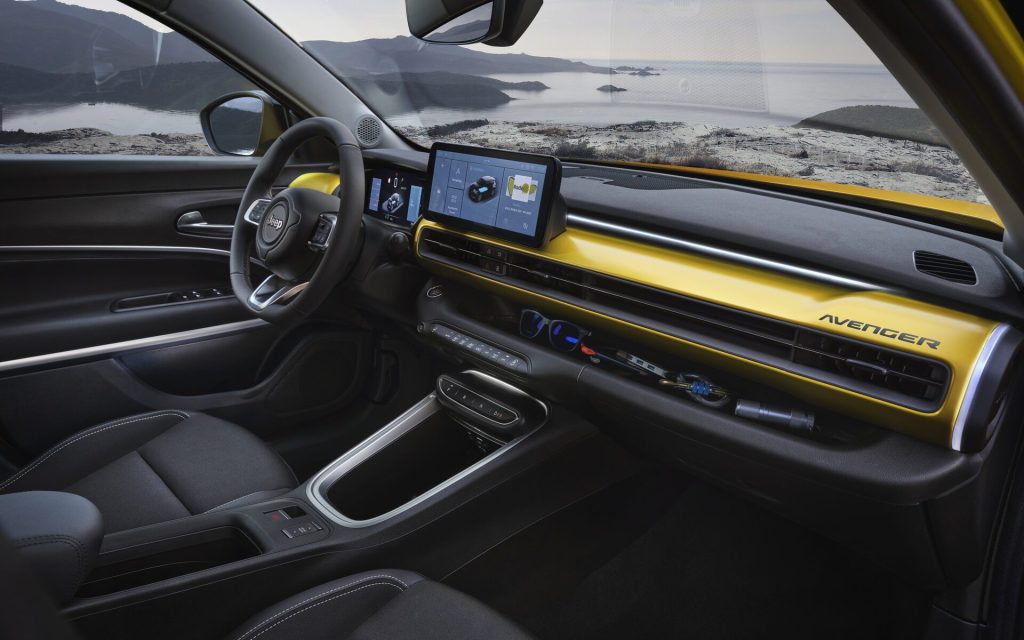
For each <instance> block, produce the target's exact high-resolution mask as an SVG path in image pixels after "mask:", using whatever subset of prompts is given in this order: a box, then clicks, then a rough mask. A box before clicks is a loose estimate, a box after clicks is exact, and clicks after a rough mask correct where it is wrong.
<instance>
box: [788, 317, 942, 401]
mask: <svg viewBox="0 0 1024 640" xmlns="http://www.w3.org/2000/svg"><path fill="white" fill-rule="evenodd" d="M793 360H794V362H797V363H799V364H807V365H810V366H812V367H814V368H816V369H821V370H822V371H831V372H835V373H837V374H839V375H840V376H842V377H844V378H849V379H853V380H859V381H861V382H865V383H867V384H869V385H871V386H873V387H879V388H883V389H888V390H890V391H894V392H896V393H899V394H901V395H906V396H910V397H912V398H918V399H920V400H925V401H930V402H938V401H941V400H942V396H943V395H944V394H945V390H946V381H947V380H948V378H949V371H948V370H947V369H946V367H945V366H943V365H941V364H939V363H936V362H932V361H930V360H925V359H923V358H915V357H913V356H910V355H907V354H905V353H901V352H898V351H890V350H888V349H882V348H879V347H875V346H873V345H867V344H864V343H862V342H855V341H853V340H845V339H843V338H837V337H835V336H832V335H827V334H823V333H818V332H816V331H808V330H800V332H799V335H798V336H797V341H796V344H795V345H794V353H793Z"/></svg>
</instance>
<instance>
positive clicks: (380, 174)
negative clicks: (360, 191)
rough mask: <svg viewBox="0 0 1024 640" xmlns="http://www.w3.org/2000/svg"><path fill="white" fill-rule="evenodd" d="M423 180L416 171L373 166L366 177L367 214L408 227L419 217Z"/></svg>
mask: <svg viewBox="0 0 1024 640" xmlns="http://www.w3.org/2000/svg"><path fill="white" fill-rule="evenodd" d="M423 188H424V180H423V178H422V177H420V176H419V175H417V174H415V173H411V172H408V171H398V170H395V169H374V170H372V171H371V172H370V173H369V174H368V176H367V179H366V210H365V211H366V214H367V215H369V216H372V217H374V218H377V219H378V220H383V221H384V222H390V223H391V224H397V225H401V226H403V227H411V226H412V225H414V224H416V221H417V220H419V218H420V206H421V202H422V196H423Z"/></svg>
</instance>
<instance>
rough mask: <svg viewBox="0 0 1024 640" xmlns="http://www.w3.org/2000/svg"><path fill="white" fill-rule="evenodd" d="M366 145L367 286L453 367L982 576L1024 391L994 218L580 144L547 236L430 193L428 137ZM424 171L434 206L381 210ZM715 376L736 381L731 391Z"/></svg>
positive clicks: (940, 578)
mask: <svg viewBox="0 0 1024 640" xmlns="http://www.w3.org/2000/svg"><path fill="white" fill-rule="evenodd" d="M364 155H365V156H366V157H367V159H368V166H369V167H370V170H369V171H368V182H367V187H368V188H367V193H368V197H367V200H368V202H367V216H366V226H367V234H366V237H367V239H368V242H372V241H376V242H378V243H379V245H380V247H381V249H380V250H379V251H375V250H373V249H372V248H370V249H369V251H364V252H365V253H366V258H365V259H366V260H367V261H370V262H371V263H368V264H367V266H366V268H365V269H362V270H360V273H364V274H367V275H366V276H365V278H364V279H363V281H362V284H361V285H360V287H361V289H362V290H364V291H365V294H364V296H365V297H364V300H365V301H366V302H364V304H367V305H369V304H372V305H374V306H373V310H375V311H379V312H380V313H382V314H386V315H387V316H388V317H391V318H393V319H398V318H399V317H401V318H405V320H404V322H406V323H407V324H408V326H409V327H410V328H411V329H413V330H414V331H415V332H416V334H417V335H418V338H419V340H421V341H422V342H423V343H424V344H425V345H428V346H429V347H431V348H432V349H434V350H435V351H436V352H437V353H439V354H441V355H443V357H445V358H446V359H448V360H449V361H450V362H451V363H454V364H453V366H457V367H463V368H474V369H479V370H482V371H487V372H490V373H491V374H493V375H495V376H498V377H501V378H504V379H506V380H508V381H509V382H511V383H513V384H515V385H516V386H519V387H521V388H524V389H529V390H531V391H533V392H535V393H537V394H539V395H542V396H544V397H545V398H547V399H548V400H550V401H551V402H553V403H556V404H557V405H559V406H561V407H565V408H568V409H569V410H571V411H573V412H576V413H578V414H579V415H582V416H585V417H586V418H588V419H589V420H591V421H592V422H593V423H594V424H596V425H598V426H600V427H601V428H602V429H603V430H604V431H606V432H607V433H608V434H609V435H611V436H613V437H614V438H615V439H617V440H620V441H623V442H628V443H629V444H631V445H632V446H634V447H635V448H636V449H637V450H639V451H642V452H645V453H646V454H648V455H650V456H652V457H655V458H659V459H662V460H665V461H668V462H670V463H672V464H676V465H680V466H682V467H683V468H685V469H686V470H688V471H691V472H695V473H697V474H698V475H703V476H707V477H710V478H713V479H715V480H717V481H720V482H723V483H725V484H728V485H731V486H733V487H735V488H737V489H739V490H740V491H742V492H744V493H746V494H747V495H749V496H750V497H751V498H753V499H754V500H756V501H759V502H762V503H763V504H765V506H768V507H769V508H771V509H773V510H775V511H778V512H781V513H783V514H784V515H786V516H787V517H790V518H792V519H794V520H797V521H799V522H803V523H805V524H807V525H808V526H810V527H812V528H815V529H817V530H819V531H822V532H823V533H825V534H826V535H828V536H830V537H832V538H834V539H836V540H838V541H840V542H842V543H845V544H848V545H850V546H854V547H856V548H858V549H859V550H861V551H862V552H863V553H865V554H867V555H868V556H870V557H872V558H874V559H875V560H877V561H880V562H882V563H884V564H886V565H887V566H890V567H893V568H894V569H895V570H897V571H899V572H900V573H902V574H903V575H905V576H908V577H909V578H911V579H913V580H915V581H917V582H919V583H921V584H930V585H939V584H942V583H944V582H945V581H948V580H955V581H957V582H961V583H963V582H965V581H969V580H970V579H972V578H973V577H975V576H976V575H977V572H978V567H980V566H981V565H982V564H983V559H984V551H985V549H986V545H987V539H986V538H985V537H984V535H983V532H984V531H985V527H984V526H980V527H966V526H961V525H960V524H956V523H962V522H963V521H964V518H972V519H973V520H972V522H973V521H976V522H983V521H984V522H987V520H986V519H987V518H991V517H992V515H993V514H994V513H995V508H994V506H993V505H994V501H998V499H999V495H1000V494H999V492H998V491H995V490H993V489H992V485H991V481H992V478H993V474H998V473H999V469H1000V468H1002V467H1001V466H1000V465H1004V464H1005V463H1006V461H1007V459H1008V456H1009V454H1011V453H1012V452H1013V451H1014V447H1013V440H1012V439H1013V438H1014V437H1015V436H1014V434H1015V432H1016V430H1015V429H1011V428H1007V425H1013V424H1016V423H1017V421H1019V418H1020V416H1021V414H1022V413H1024V406H1022V405H1024V397H1020V394H1014V393H1011V392H1010V390H1012V389H1014V388H1018V387H1019V385H1020V384H1021V383H1022V380H1021V378H1022V374H1021V368H1020V367H1018V366H1017V362H1018V361H1019V360H1020V358H1019V357H1017V356H1018V354H1020V353H1021V344H1022V342H1024V337H1022V334H1021V333H1020V332H1019V331H1018V330H1017V328H1016V327H1015V326H1014V324H1015V323H1014V322H1013V321H1012V320H1008V318H1019V317H1024V307H1022V305H1021V302H1020V299H1019V296H1018V295H1017V291H1018V290H1019V289H1018V287H1019V283H1020V282H1022V281H1024V278H1022V277H1021V275H1022V274H1020V273H1018V272H1016V271H1014V270H1013V268H1012V267H1010V268H1008V267H1007V266H1006V265H1003V264H1001V263H1000V262H999V260H998V257H997V250H996V248H997V247H996V244H997V243H998V241H997V240H994V239H993V240H987V239H985V238H982V237H978V236H977V235H972V234H969V233H958V232H955V231H952V230H949V229H945V228H939V227H936V226H935V225H932V224H924V223H921V224H918V223H915V222H913V221H907V220H906V219H905V218H896V217H894V216H893V217H886V216H885V215H882V214H879V213H877V212H872V211H865V210H861V209H857V208H854V207H846V206H837V205H831V204H827V203H824V202H822V201H810V200H809V199H806V198H798V197H791V196H786V195H781V194H778V193H771V192H766V191H763V190H759V189H753V188H744V187H737V186H727V185H723V184H722V183H712V182H708V181H704V180H700V179H692V178H688V177H679V176H670V175H666V174H664V173H653V172H647V171H643V170H638V169H619V168H609V167H596V166H588V165H577V164H566V165H564V166H563V167H562V180H561V185H560V189H559V191H560V194H561V195H562V196H563V197H564V199H565V201H566V203H567V204H568V216H567V225H566V227H565V228H564V231H561V232H559V233H558V234H555V235H554V236H553V237H551V238H548V239H547V240H546V241H545V242H544V243H543V244H541V245H540V246H532V245H531V244H529V242H524V241H522V240H521V239H518V238H511V237H507V236H503V235H502V234H501V233H500V232H499V231H500V229H499V231H495V230H494V229H493V228H488V227H489V226H493V223H494V222H496V221H497V220H496V218H495V220H494V221H492V220H491V219H490V218H487V219H485V220H482V221H483V222H487V223H489V224H487V225H483V226H473V227H470V226H468V225H461V224H460V223H458V222H453V221H452V220H451V219H449V218H453V217H454V216H449V217H447V218H446V217H444V216H443V215H433V214H430V213H429V209H431V208H433V207H430V206H429V202H428V199H429V198H430V193H429V192H430V189H431V186H430V185H431V181H430V178H431V174H429V173H428V166H429V159H428V156H427V154H425V153H419V152H394V151H384V150H379V151H368V152H364ZM450 170H451V168H450V166H449V172H450ZM396 174H397V175H401V176H402V177H403V178H404V180H401V181H399V182H397V187H396V183H395V181H394V180H392V181H391V183H390V184H389V182H388V179H389V178H393V177H394V176H395V175H396ZM487 175H491V174H487ZM434 177H435V178H436V177H437V176H436V175H435V176H434ZM491 177H494V178H495V183H496V184H498V185H499V186H501V183H500V181H499V180H498V176H497V175H492V176H491ZM374 178H378V179H380V189H379V191H376V192H375V189H374V187H373V182H372V180H373V179H374ZM466 179H468V176H466V178H463V180H466ZM502 180H504V178H502ZM450 181H451V175H450V173H449V176H448V181H447V182H446V183H444V185H443V186H442V189H443V190H447V189H448V188H449V186H450ZM478 181H479V179H478V180H474V181H470V182H468V183H466V182H463V183H461V184H459V185H458V187H459V188H460V189H461V190H462V193H464V194H468V191H466V189H468V188H469V187H470V186H472V184H474V183H476V182H478ZM520 183H525V181H520ZM413 186H419V187H421V188H423V191H421V192H420V193H421V196H420V211H419V214H420V215H419V216H418V221H416V222H412V218H413V212H411V211H410V210H409V209H405V210H404V211H402V212H400V213H397V214H396V213H389V212H388V211H382V209H381V202H382V201H385V202H386V201H387V200H388V199H389V198H391V197H392V195H393V194H394V193H395V192H398V193H400V194H403V195H402V199H403V200H404V199H405V195H404V194H409V195H410V196H411V193H412V187H413ZM485 186H487V187H489V186H490V185H489V184H487V185H485ZM435 188H436V187H435ZM403 189H405V190H404V191H403ZM505 195H507V193H506V194H505ZM463 197H468V196H463ZM498 197H499V195H496V196H494V197H493V199H497V198H498ZM485 199H491V198H486V197H484V196H481V197H480V200H485ZM396 200H397V199H396ZM374 203H375V204H376V209H374V208H371V206H370V205H371V204H374ZM397 208H400V206H398V207H397ZM459 213H460V215H461V213H462V212H461V210H460V211H459ZM751 219H757V220H759V221H761V222H762V223H763V224H761V225H758V226H757V227H756V228H751V227H750V224H749V221H750V220H751ZM472 222H480V220H474V221H472ZM396 234H404V235H405V236H406V237H407V238H408V240H409V244H408V245H407V246H409V247H411V256H409V257H407V258H404V259H403V260H402V261H401V262H400V263H398V262H396V261H395V259H394V257H393V254H391V253H389V249H388V248H387V247H390V246H391V245H392V244H393V242H392V241H393V240H394V237H395V235H396ZM851 237H858V238H860V237H870V238H872V242H871V243H858V242H850V238H851ZM373 239H376V240H373ZM400 244H404V243H400ZM915 251H928V252H931V253H937V254H945V255H948V256H955V257H956V258H958V259H960V260H963V261H964V262H968V263H969V264H970V265H971V267H972V268H973V269H974V271H975V274H976V276H977V282H976V284H975V285H972V286H970V287H966V286H963V285H959V284H955V283H952V282H947V281H944V280H942V279H941V278H936V277H935V276H932V275H928V274H926V273H923V272H921V271H917V270H916V269H915V268H914V264H915V263H914V254H915ZM374 255H377V256H378V258H374V257H373V256H374ZM388 256H391V257H388ZM375 259H376V260H379V261H381V262H380V263H379V264H380V268H379V269H375V268H374V267H373V264H372V261H373V260H375ZM908 265H909V268H908ZM396 267H398V268H396ZM840 267H842V268H840ZM397 309H405V310H404V311H402V312H400V313H398V312H396V310H397ZM541 327H545V328H544V329H543V330H536V331H535V330H534V329H540V328H541ZM562 328H567V329H566V331H569V332H568V333H566V332H563V333H561V334H558V333H557V332H558V331H561V330H562ZM570 329H571V331H570ZM666 372H673V374H675V376H667V375H666ZM652 373H653V375H652ZM717 388H721V389H725V390H727V391H728V392H729V393H730V394H731V395H732V397H733V398H734V400H733V402H732V403H731V404H729V405H728V406H721V404H720V403H719V402H718V401H717V400H716V398H715V396H714V395H713V392H714V391H715V389H717ZM702 390H703V391H710V392H712V393H711V394H710V395H708V394H704V395H701V393H702ZM695 395H700V396H701V400H699V401H698V400H697V399H696V398H695V397H694V396H695ZM779 409H784V411H779ZM766 418H767V419H766ZM812 425H813V427H814V428H813V429H812V428H807V427H810V426H812ZM949 496H957V497H956V498H955V499H950V498H948V497H949ZM940 497H942V498H940ZM925 506H927V508H925Z"/></svg>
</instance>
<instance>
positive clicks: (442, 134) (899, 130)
mask: <svg viewBox="0 0 1024 640" xmlns="http://www.w3.org/2000/svg"><path fill="white" fill-rule="evenodd" d="M251 2H252V4H253V5H254V6H256V7H257V8H258V9H260V10H261V11H262V12H263V13H264V14H265V15H267V16H268V17H269V18H270V19H272V20H273V21H275V22H276V23H277V24H278V25H279V26H280V27H281V28H282V29H283V30H285V31H286V32H287V33H288V34H289V35H291V37H293V38H294V39H295V40H296V41H298V42H300V43H302V45H303V46H304V47H305V48H306V49H307V50H308V51H309V52H310V53H311V54H312V55H314V56H315V57H316V58H317V59H318V60H320V61H321V62H322V63H323V64H324V65H325V66H326V67H328V68H329V69H330V70H331V71H332V72H334V73H335V75H337V76H338V77H339V78H341V79H342V80H343V81H345V82H346V83H347V84H348V86H350V87H351V88H352V89H353V90H354V91H355V92H356V93H357V94H358V95H359V96H360V97H361V98H362V99H363V100H364V101H365V102H366V103H367V104H368V105H369V106H370V107H371V108H372V109H373V110H374V111H375V112H377V113H378V114H379V115H381V116H382V117H383V118H384V119H385V120H386V121H387V122H388V124H390V125H391V126H392V127H393V128H394V129H396V130H397V131H398V132H399V133H401V134H402V135H404V136H405V137H406V138H408V139H410V140H411V141H413V142H415V143H418V144H420V145H423V146H429V145H430V143H432V142H433V141H437V140H443V141H449V142H460V143H469V144H476V145H482V146H488V147H498V148H503V149H512V150H522V151H533V152H540V153H550V154H553V155H557V156H559V157H562V158H570V159H577V160H587V159H594V160H603V161H630V162H643V163H657V164H666V165H676V166H685V167H697V168H704V169H726V170H731V171H740V172H746V173H754V174H761V175H770V176H784V177H792V178H802V179H808V180H819V181H825V182H831V183H841V184H853V185H860V186H864V187H872V188H877V189H884V190H889V191H898V192H905V193H912V194H921V195H929V196H938V197H942V198H949V199H954V200H964V201H969V202H982V203H984V202H987V201H986V200H985V197H984V196H983V195H982V193H981V191H980V190H979V188H978V186H977V184H976V183H975V182H974V180H973V179H972V178H971V176H970V174H969V173H968V172H967V170H966V169H965V168H964V166H963V164H962V163H961V161H960V159H959V158H958V157H957V155H956V153H954V152H953V151H952V150H951V149H950V148H949V147H948V145H947V143H946V141H945V140H944V139H943V137H942V135H941V134H940V133H939V131H938V130H937V129H936V128H935V127H934V126H933V125H932V123H931V122H930V121H929V120H928V118H927V117H926V116H925V115H924V113H922V112H921V110H920V109H918V108H917V106H916V105H915V104H914V102H913V101H912V100H911V99H910V97H909V96H908V95H907V93H906V92H905V91H904V90H903V89H902V87H900V85H899V83H898V82H897V81H896V80H895V79H894V78H893V76H892V75H891V74H890V73H889V72H888V71H887V70H886V68H885V67H884V66H882V65H881V63H880V62H879V61H878V59H877V58H876V57H875V56H874V55H873V54H872V52H871V51H870V50H869V49H868V47H867V46H866V45H865V44H864V43H863V42H862V41H861V39H860V38H859V36H857V35H856V33H854V31H853V30H852V29H851V28H850V27H849V25H847V24H846V23H845V22H844V21H843V19H842V18H841V17H840V16H839V15H838V14H837V13H836V12H835V11H834V10H833V9H832V8H831V7H830V6H829V5H828V3H827V2H826V1H825V0H547V2H545V3H544V6H543V7H542V8H541V10H540V13H539V14H538V16H537V18H536V20H535V21H534V23H533V24H532V25H531V26H530V28H529V29H528V30H527V32H526V34H525V35H524V36H523V37H522V38H521V39H520V41H519V42H518V43H517V44H516V45H515V46H513V47H510V48H507V49H499V48H494V47H486V46H483V45H472V46H452V45H433V44H425V43H423V42H420V41H418V40H416V39H414V38H411V37H409V36H408V32H407V27H406V20H405V3H404V0H375V1H374V2H372V3H367V2H365V1H363V0H251Z"/></svg>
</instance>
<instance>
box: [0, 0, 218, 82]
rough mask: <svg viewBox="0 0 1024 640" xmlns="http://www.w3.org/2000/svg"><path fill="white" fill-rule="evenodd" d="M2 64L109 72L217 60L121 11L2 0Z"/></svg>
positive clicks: (49, 0)
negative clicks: (156, 65) (157, 64)
mask: <svg viewBox="0 0 1024 640" xmlns="http://www.w3.org/2000/svg"><path fill="white" fill-rule="evenodd" d="M158 52H159V59H157V53H158ZM0 60H2V61H3V62H4V63H6V64H9V65H15V66H19V67H25V68H28V69H34V70H36V71H45V72H49V73H86V72H88V73H94V72H96V71H97V70H99V71H100V72H101V73H107V72H109V71H112V70H124V69H134V68H138V67H145V66H152V65H153V64H156V63H158V62H159V63H160V64H176V63H182V62H211V61H213V60H214V58H213V57H212V56H210V54H208V53H206V52H205V51H204V50H203V49H201V48H200V47H198V46H196V45H195V44H194V43H192V42H191V41H189V40H188V39H187V38H185V37H184V36H181V35H179V34H177V33H161V32H157V31H154V30H153V29H150V28H149V27H147V26H146V25H144V24H142V23H141V22H138V21H136V20H133V19H132V18H130V17H128V16H126V15H122V14H120V13H114V12H111V11H98V10H95V9H88V8H85V7H80V6H75V5H68V4H62V3H60V2H56V0H18V1H15V0H0Z"/></svg>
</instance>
